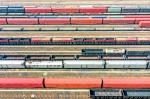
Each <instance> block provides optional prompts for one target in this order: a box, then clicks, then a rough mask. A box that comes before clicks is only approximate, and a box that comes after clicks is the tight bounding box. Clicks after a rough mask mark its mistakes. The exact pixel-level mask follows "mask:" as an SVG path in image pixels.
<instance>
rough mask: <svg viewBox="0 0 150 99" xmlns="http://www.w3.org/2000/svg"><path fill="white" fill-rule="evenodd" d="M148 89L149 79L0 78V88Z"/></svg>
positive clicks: (149, 85)
mask: <svg viewBox="0 0 150 99" xmlns="http://www.w3.org/2000/svg"><path fill="white" fill-rule="evenodd" d="M44 87H46V88H82V89H85V88H113V89H148V88H150V78H0V88H44Z"/></svg>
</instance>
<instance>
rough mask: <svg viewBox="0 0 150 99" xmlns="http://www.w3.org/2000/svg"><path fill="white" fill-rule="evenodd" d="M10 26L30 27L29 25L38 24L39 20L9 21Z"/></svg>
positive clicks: (21, 19) (22, 19)
mask: <svg viewBox="0 0 150 99" xmlns="http://www.w3.org/2000/svg"><path fill="white" fill-rule="evenodd" d="M7 22H8V24H15V25H28V24H38V19H25V18H20V19H15V18H13V19H7Z"/></svg>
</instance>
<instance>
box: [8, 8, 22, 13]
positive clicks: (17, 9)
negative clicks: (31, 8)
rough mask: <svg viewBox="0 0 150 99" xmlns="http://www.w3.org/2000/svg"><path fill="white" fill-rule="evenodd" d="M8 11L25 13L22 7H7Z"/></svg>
mask: <svg viewBox="0 0 150 99" xmlns="http://www.w3.org/2000/svg"><path fill="white" fill-rule="evenodd" d="M7 10H8V13H25V9H24V8H8V9H7Z"/></svg>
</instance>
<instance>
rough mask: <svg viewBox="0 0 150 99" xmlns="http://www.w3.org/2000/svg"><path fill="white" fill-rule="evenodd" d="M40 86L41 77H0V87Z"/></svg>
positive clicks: (41, 83) (41, 84)
mask: <svg viewBox="0 0 150 99" xmlns="http://www.w3.org/2000/svg"><path fill="white" fill-rule="evenodd" d="M37 87H38V88H42V87H43V78H0V88H37Z"/></svg>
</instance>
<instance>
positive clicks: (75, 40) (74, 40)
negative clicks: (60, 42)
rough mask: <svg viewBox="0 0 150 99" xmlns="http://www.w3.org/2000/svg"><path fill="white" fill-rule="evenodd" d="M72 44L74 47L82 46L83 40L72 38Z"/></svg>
mask: <svg viewBox="0 0 150 99" xmlns="http://www.w3.org/2000/svg"><path fill="white" fill-rule="evenodd" d="M73 44H75V45H82V44H84V38H73Z"/></svg>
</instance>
